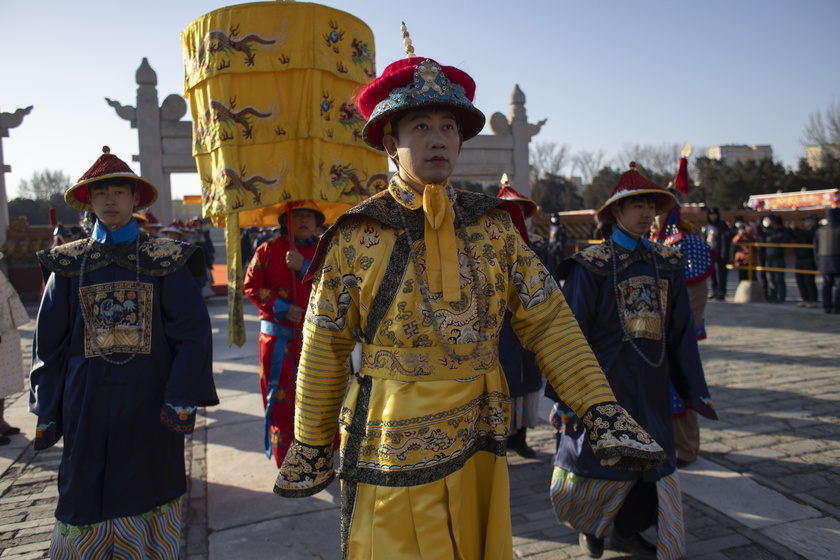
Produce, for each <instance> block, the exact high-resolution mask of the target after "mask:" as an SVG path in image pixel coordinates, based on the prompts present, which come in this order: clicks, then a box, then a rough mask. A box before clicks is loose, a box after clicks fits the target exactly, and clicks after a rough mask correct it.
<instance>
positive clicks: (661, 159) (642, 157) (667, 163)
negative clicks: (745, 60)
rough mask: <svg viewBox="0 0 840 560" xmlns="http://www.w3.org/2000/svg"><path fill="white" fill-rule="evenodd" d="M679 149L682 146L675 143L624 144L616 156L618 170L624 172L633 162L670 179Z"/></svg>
mask: <svg viewBox="0 0 840 560" xmlns="http://www.w3.org/2000/svg"><path fill="white" fill-rule="evenodd" d="M681 149H682V145H681V144H676V143H675V144H668V143H666V144H662V145H661V146H650V145H648V146H642V145H640V144H625V145H624V148H622V150H621V151H620V152H619V154H618V162H617V163H618V168H619V169H622V170H624V171H626V170H627V166H628V165H629V164H630V162H631V161H635V162H636V163H637V164H639V165H641V166H642V167H644V168H645V169H647V170H649V171H651V172H653V173H655V174H657V175H659V176H662V177H669V176H671V177H672V176H673V175H674V174H676V172H677V166H678V164H679V159H680V150H681ZM663 186H664V185H663Z"/></svg>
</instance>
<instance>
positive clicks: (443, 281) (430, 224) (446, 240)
mask: <svg viewBox="0 0 840 560" xmlns="http://www.w3.org/2000/svg"><path fill="white" fill-rule="evenodd" d="M409 177H411V176H410V175H409ZM412 179H413V178H412ZM413 180H414V182H415V183H419V181H417V180H416V179H413ZM448 184H449V183H447V184H446V185H439V184H436V183H431V184H428V185H425V186H424V188H423V194H422V196H416V195H415V193H416V191H414V190H413V189H411V187H410V186H409V185H407V184H406V183H405V182H404V181H403V180H402V179H400V177H399V173H397V174H395V175H394V177H393V179H392V180H391V184H390V185H389V187H388V188H389V190H391V194H393V195H394V198H395V199H396V200H397V201H399V202H400V203H401V204H402V205H403V206H406V207H407V208H409V209H411V210H417V209H419V208H420V206H421V205H422V207H423V213H424V215H425V217H426V219H425V228H424V238H425V241H426V278H427V281H428V285H429V291H431V292H437V293H440V292H443V300H444V301H448V302H452V301H459V300H460V299H461V280H460V277H461V275H460V265H459V263H458V246H457V243H456V241H455V210H454V209H453V207H452V200H450V199H449V196H448V195H447V186H448ZM396 189H401V190H403V193H397V192H395V190H396ZM404 189H411V193H412V195H415V196H405V195H404Z"/></svg>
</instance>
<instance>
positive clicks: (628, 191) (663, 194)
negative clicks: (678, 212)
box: [598, 161, 676, 222]
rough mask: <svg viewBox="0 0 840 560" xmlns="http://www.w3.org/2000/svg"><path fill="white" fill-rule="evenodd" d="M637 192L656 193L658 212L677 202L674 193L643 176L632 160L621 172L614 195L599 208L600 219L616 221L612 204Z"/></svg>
mask: <svg viewBox="0 0 840 560" xmlns="http://www.w3.org/2000/svg"><path fill="white" fill-rule="evenodd" d="M637 194H653V195H656V213H657V214H661V213H663V212H666V211H667V210H670V209H671V207H672V206H673V205H674V203H675V202H676V199H675V198H674V195H673V194H671V193H670V192H669V191H668V190H667V189H663V188H662V187H660V186H659V185H657V184H656V183H653V182H651V181H648V180H647V179H645V178H644V177H642V175H641V173H639V172H638V171H636V162H635V161H631V162H630V170H629V171H625V172H624V173H622V174H621V178H620V179H619V180H618V184H617V185H616V186H615V188H614V189H613V192H612V195H611V196H610V197H609V198H608V199H607V201H606V202H605V203H604V205H603V206H601V208H600V209H599V210H598V219H600V220H601V221H602V222H614V221H615V216H613V215H612V211H611V210H610V206H612V205H613V204H615V202H616V201H617V200H620V199H622V198H627V197H628V196H636V195H637Z"/></svg>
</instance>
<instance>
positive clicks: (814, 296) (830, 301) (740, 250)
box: [703, 208, 840, 313]
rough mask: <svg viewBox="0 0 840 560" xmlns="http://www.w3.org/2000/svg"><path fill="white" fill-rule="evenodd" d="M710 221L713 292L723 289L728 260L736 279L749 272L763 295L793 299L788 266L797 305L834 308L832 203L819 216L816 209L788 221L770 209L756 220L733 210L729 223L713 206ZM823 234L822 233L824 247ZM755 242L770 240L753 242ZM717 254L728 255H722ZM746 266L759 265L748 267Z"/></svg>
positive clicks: (707, 232)
mask: <svg viewBox="0 0 840 560" xmlns="http://www.w3.org/2000/svg"><path fill="white" fill-rule="evenodd" d="M708 222H709V223H708V226H706V227H705V228H704V230H703V231H704V234H705V235H706V238H707V241H708V243H709V245H710V247H712V248H713V250H714V251H716V252H717V258H716V259H715V270H716V271H715V273H714V276H713V279H714V284H713V285H714V286H718V290H717V292H715V291H713V293H712V296H711V297H713V298H714V299H720V298H719V296H720V288H719V287H720V286H723V288H722V289H723V293H724V294H725V289H726V280H727V274H726V265H727V264H731V265H734V268H735V269H736V270H737V271H738V272H737V274H738V280H739V281H743V280H748V279H750V278H753V279H755V280H757V281H758V283H759V286H760V288H761V297H762V299H763V300H764V301H767V302H770V303H785V302H787V301H791V298H790V296H789V294H788V290H787V283H786V275H787V274H788V272H786V271H791V270H792V271H793V274H794V278H795V281H796V286H797V288H798V291H799V299H800V301H798V302H797V305H798V306H799V307H805V308H811V309H816V308H819V307H822V308H823V310H824V311H825V312H826V313H837V312H838V310H837V308H838V307H840V306H838V304H837V297H836V296H837V294H836V293H835V292H836V290H835V288H836V286H835V282H834V281H833V278H832V277H831V275H832V274H834V273H833V272H832V271H833V270H835V269H836V267H837V264H836V255H835V253H836V250H835V249H834V248H833V247H834V243H836V242H833V241H832V239H834V236H836V223H837V216H836V213H835V212H834V209H829V210H828V211H827V213H826V218H824V219H822V220H821V219H820V217H819V216H817V215H816V214H809V215H806V216H805V217H803V218H801V219H799V220H796V221H793V220H787V221H786V220H785V219H784V216H783V215H782V214H781V213H768V214H765V215H764V216H762V217H761V218H760V219H759V220H757V221H755V222H748V221H747V220H745V219H744V217H743V216H735V217H734V219H733V220H732V224H727V223H726V222H723V221H722V220H721V219H720V216H719V213H718V211H717V209H715V208H710V209H709V210H708ZM821 236H822V237H824V238H825V242H824V243H823V249H822V251H821V250H820V248H819V238H820V237H821ZM754 243H759V244H764V243H766V244H770V245H769V246H764V245H758V246H754V245H752V244H754ZM790 245H800V246H799V247H790ZM721 254H724V255H726V257H725V258H721V257H720V255H721ZM750 267H761V268H760V269H759V270H753V271H750ZM818 278H820V279H821V280H822V282H821V283H822V290H820V289H818V282H817V279H818ZM713 290H714V288H713ZM820 291H821V292H822V293H820ZM716 294H717V295H716ZM820 302H822V306H820Z"/></svg>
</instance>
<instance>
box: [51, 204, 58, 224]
mask: <svg viewBox="0 0 840 560" xmlns="http://www.w3.org/2000/svg"><path fill="white" fill-rule="evenodd" d="M50 225H51V226H52V227H55V226H57V225H58V218H57V217H56V215H55V208H50Z"/></svg>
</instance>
